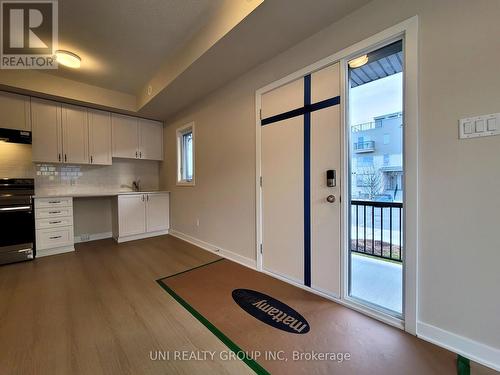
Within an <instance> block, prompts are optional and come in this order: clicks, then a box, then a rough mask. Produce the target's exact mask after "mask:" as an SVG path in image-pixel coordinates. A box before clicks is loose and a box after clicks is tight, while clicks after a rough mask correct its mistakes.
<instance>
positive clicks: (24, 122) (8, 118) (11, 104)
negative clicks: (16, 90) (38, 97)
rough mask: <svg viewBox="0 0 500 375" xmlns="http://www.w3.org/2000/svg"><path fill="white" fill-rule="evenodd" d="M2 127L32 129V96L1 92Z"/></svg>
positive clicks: (0, 120) (0, 111) (0, 122)
mask: <svg viewBox="0 0 500 375" xmlns="http://www.w3.org/2000/svg"><path fill="white" fill-rule="evenodd" d="M0 113H1V114H2V115H1V116H0V128H5V129H16V130H26V131H31V120H30V97H29V96H24V95H18V94H11V93H9V92H3V91H2V92H0Z"/></svg>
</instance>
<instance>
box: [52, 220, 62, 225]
mask: <svg viewBox="0 0 500 375" xmlns="http://www.w3.org/2000/svg"><path fill="white" fill-rule="evenodd" d="M60 223H61V220H58V221H49V224H60Z"/></svg>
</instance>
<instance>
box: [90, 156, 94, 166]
mask: <svg viewBox="0 0 500 375" xmlns="http://www.w3.org/2000/svg"><path fill="white" fill-rule="evenodd" d="M90 164H94V157H93V156H92V155H90Z"/></svg>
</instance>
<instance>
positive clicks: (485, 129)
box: [458, 113, 500, 139]
mask: <svg viewBox="0 0 500 375" xmlns="http://www.w3.org/2000/svg"><path fill="white" fill-rule="evenodd" d="M458 131H459V138H461V139H462V138H476V137H488V136H490V135H499V134H500V113H493V114H490V115H482V116H476V117H467V118H463V119H460V120H459V122H458Z"/></svg>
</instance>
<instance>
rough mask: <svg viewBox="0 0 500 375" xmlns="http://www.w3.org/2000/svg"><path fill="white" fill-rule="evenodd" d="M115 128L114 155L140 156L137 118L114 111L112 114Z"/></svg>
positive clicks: (125, 156) (113, 127) (120, 156)
mask: <svg viewBox="0 0 500 375" xmlns="http://www.w3.org/2000/svg"><path fill="white" fill-rule="evenodd" d="M111 123H112V129H113V157H114V158H129V159H138V158H139V144H138V138H139V130H138V125H137V118H135V117H131V116H125V115H119V114H116V113H113V114H112V115H111Z"/></svg>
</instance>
